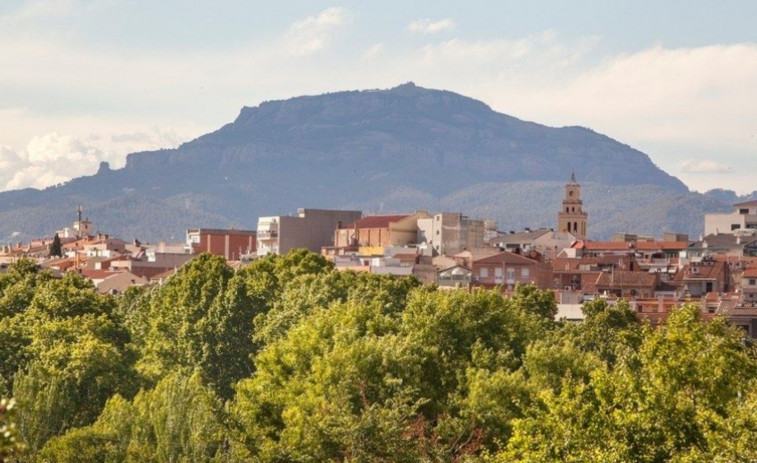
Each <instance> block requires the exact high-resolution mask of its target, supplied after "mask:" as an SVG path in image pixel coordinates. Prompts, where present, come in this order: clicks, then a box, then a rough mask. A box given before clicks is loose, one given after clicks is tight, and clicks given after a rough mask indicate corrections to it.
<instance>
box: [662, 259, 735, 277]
mask: <svg viewBox="0 0 757 463" xmlns="http://www.w3.org/2000/svg"><path fill="white" fill-rule="evenodd" d="M724 271H725V262H723V261H711V262H702V263H691V264H686V265H684V266H683V268H682V269H681V270H680V271H679V272H678V273H676V276H675V278H673V280H674V281H685V280H713V279H715V278H717V277H718V276H719V275H720V274H721V273H723V272H724Z"/></svg>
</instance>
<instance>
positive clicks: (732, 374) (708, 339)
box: [0, 251, 757, 463]
mask: <svg viewBox="0 0 757 463" xmlns="http://www.w3.org/2000/svg"><path fill="white" fill-rule="evenodd" d="M584 312H585V314H586V316H587V319H586V321H585V322H584V323H581V324H570V323H563V322H555V321H554V320H553V317H554V315H555V313H556V304H555V300H554V297H553V295H552V293H550V292H541V291H539V290H537V289H535V288H534V287H530V286H528V287H518V288H517V289H516V292H515V294H514V295H513V297H511V298H507V299H506V298H503V297H502V296H501V294H499V293H498V292H493V291H474V292H471V293H468V292H466V291H441V290H437V289H436V288H435V287H428V286H421V285H420V284H419V283H418V282H417V281H415V280H413V279H398V278H394V277H390V276H377V275H371V274H365V273H362V274H355V273H349V272H337V271H335V270H334V269H333V267H332V265H331V264H330V263H329V262H328V261H326V260H325V259H324V258H323V257H321V256H319V255H316V254H312V253H308V252H305V251H293V252H291V253H290V254H288V255H286V256H283V257H282V256H272V255H271V256H268V257H265V258H262V259H260V260H257V261H255V262H253V263H252V264H251V265H249V266H248V267H245V268H243V269H241V270H238V271H235V270H232V269H230V268H229V267H228V266H227V265H226V263H225V262H224V261H223V260H222V259H220V258H217V257H212V256H209V255H201V256H200V257H198V258H196V259H194V260H193V261H191V262H189V263H188V264H187V265H185V266H184V267H183V268H181V269H180V270H179V271H178V273H177V274H176V275H175V276H174V277H172V278H171V279H169V280H168V282H167V283H165V284H164V285H163V286H156V287H153V288H151V289H147V290H133V291H129V292H127V293H126V294H124V295H120V296H111V295H99V294H97V293H96V292H95V290H94V289H93V287H92V285H91V284H90V283H89V282H86V281H85V280H83V279H81V278H80V277H78V276H76V275H73V274H70V275H66V277H65V278H63V279H53V278H52V277H51V276H50V275H49V274H47V273H44V272H42V273H40V272H38V271H37V270H36V268H35V267H34V265H32V264H30V263H29V262H23V261H22V262H20V263H18V264H16V265H14V266H13V267H12V268H10V269H9V271H8V272H7V273H5V274H2V275H0V396H4V397H14V399H15V404H16V405H15V407H13V408H12V409H11V410H8V407H7V405H6V403H7V402H3V405H2V406H0V428H2V427H3V426H7V430H6V431H4V432H0V459H2V458H8V459H9V460H8V461H20V462H70V463H72V462H88V463H89V462H103V463H105V462H109V463H111V462H134V463H136V462H140V463H143V462H166V463H168V462H219V463H220V462H328V461H333V462H387V461H390V462H417V461H427V462H463V461H465V462H591V461H604V462H713V461H722V462H733V461H751V460H754V459H757V419H756V418H755V417H757V359H756V358H755V355H754V354H755V352H754V350H753V348H752V346H751V344H745V342H744V341H743V338H742V333H741V332H739V331H738V330H737V329H734V328H731V327H729V326H727V325H726V324H725V323H724V322H723V321H722V320H717V319H716V320H715V321H714V322H711V323H703V322H701V321H700V320H699V319H698V309H697V308H696V307H694V306H693V305H684V306H683V307H682V308H680V309H678V310H677V311H675V312H674V313H673V314H672V316H671V318H670V319H669V323H668V325H667V326H666V327H664V328H659V329H651V328H649V327H648V326H646V325H645V324H644V323H642V322H641V321H640V320H639V319H638V318H637V316H636V314H635V313H634V312H633V311H631V310H630V309H629V308H628V306H627V305H624V304H619V305H618V306H615V307H608V306H606V305H605V304H604V302H603V301H601V300H600V301H597V302H592V303H587V304H586V305H585V306H584ZM12 426H15V427H12ZM14 438H15V441H13V439H14ZM19 444H20V445H19Z"/></svg>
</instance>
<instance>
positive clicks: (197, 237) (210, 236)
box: [186, 228, 257, 260]
mask: <svg viewBox="0 0 757 463" xmlns="http://www.w3.org/2000/svg"><path fill="white" fill-rule="evenodd" d="M186 245H187V247H188V248H189V249H190V250H191V252H192V254H199V253H202V252H207V253H210V254H213V255H216V256H222V257H223V258H225V259H226V260H241V258H242V257H244V256H248V255H251V254H254V253H255V250H256V245H257V235H256V233H255V231H254V230H234V229H231V230H220V229H216V228H190V229H189V230H187V242H186Z"/></svg>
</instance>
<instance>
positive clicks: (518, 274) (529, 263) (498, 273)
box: [471, 251, 552, 291]
mask: <svg viewBox="0 0 757 463" xmlns="http://www.w3.org/2000/svg"><path fill="white" fill-rule="evenodd" d="M471 271H472V272H473V274H472V279H473V280H472V284H473V285H474V286H482V287H485V288H493V287H495V286H502V288H503V289H505V290H507V291H512V290H513V288H514V287H515V285H517V284H523V285H527V284H535V285H536V286H538V287H539V288H541V289H551V288H552V267H551V266H550V265H548V264H545V263H543V262H539V261H538V260H534V259H529V258H528V257H524V256H520V255H518V254H514V253H512V252H507V251H504V252H500V253H498V254H495V255H493V256H489V257H484V258H483V259H478V260H475V261H473V265H472V268H471Z"/></svg>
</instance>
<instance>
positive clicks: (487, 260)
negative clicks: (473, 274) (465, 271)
mask: <svg viewBox="0 0 757 463" xmlns="http://www.w3.org/2000/svg"><path fill="white" fill-rule="evenodd" d="M473 263H474V264H475V265H482V264H483V265H486V264H502V263H505V264H520V265H531V264H535V263H538V262H536V261H534V260H531V259H529V258H528V257H523V256H519V255H518V254H514V253H512V252H507V251H503V252H500V253H499V254H495V255H493V256H489V257H484V258H483V259H478V260H475V261H473Z"/></svg>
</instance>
